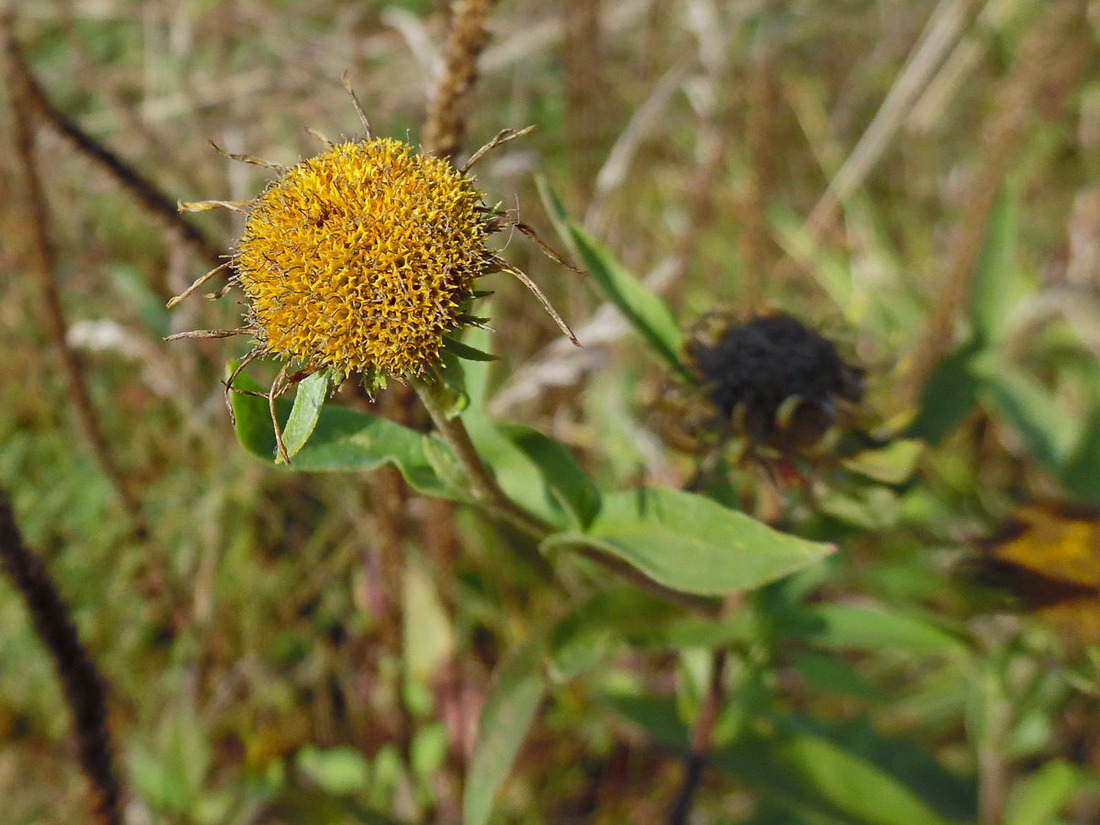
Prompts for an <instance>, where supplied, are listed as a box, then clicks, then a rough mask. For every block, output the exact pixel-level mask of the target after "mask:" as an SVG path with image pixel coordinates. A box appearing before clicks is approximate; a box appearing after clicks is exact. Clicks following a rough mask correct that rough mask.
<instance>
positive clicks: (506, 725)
mask: <svg viewBox="0 0 1100 825" xmlns="http://www.w3.org/2000/svg"><path fill="white" fill-rule="evenodd" d="M542 654H543V651H542V646H541V645H540V644H529V645H527V646H526V647H524V648H522V649H521V650H520V651H519V653H517V654H516V655H515V656H514V657H513V658H512V659H510V660H509V661H508V662H507V663H505V665H504V666H503V667H502V668H501V670H500V672H499V673H498V674H497V679H496V684H495V685H494V687H493V691H492V693H490V694H489V698H488V701H487V702H486V703H485V710H484V711H482V714H481V721H480V723H479V725H478V737H477V746H476V747H475V749H474V756H473V759H472V761H471V762H470V770H469V773H468V774H467V776H466V789H465V792H464V794H463V799H462V811H463V821H464V822H465V823H466V825H485V823H487V822H488V821H489V817H490V815H491V814H492V812H493V799H494V798H495V797H496V793H497V791H498V790H499V789H500V786H501V785H502V784H503V783H504V780H505V778H507V776H508V772H509V771H510V770H511V768H512V763H513V762H514V761H515V758H516V754H517V753H518V752H519V747H520V745H521V744H522V743H523V740H524V739H525V738H526V737H527V731H528V729H529V728H530V727H531V723H532V722H533V721H534V719H535V713H536V712H537V711H538V707H539V704H540V703H541V702H542V698H543V695H544V694H545V692H546V688H545V685H544V683H543V679H542V675H541V672H540V670H541V667H542Z"/></svg>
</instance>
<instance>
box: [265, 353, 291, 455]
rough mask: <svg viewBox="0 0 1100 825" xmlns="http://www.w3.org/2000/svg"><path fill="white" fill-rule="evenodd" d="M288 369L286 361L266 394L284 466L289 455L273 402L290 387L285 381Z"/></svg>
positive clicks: (276, 443)
mask: <svg viewBox="0 0 1100 825" xmlns="http://www.w3.org/2000/svg"><path fill="white" fill-rule="evenodd" d="M289 368H290V362H289V361H286V362H285V363H284V364H283V368H282V369H281V370H279V374H278V375H276V376H275V380H274V381H272V382H271V391H270V392H268V394H267V408H268V409H269V410H270V411H271V424H272V426H273V427H274V428H275V446H276V447H277V448H278V451H279V458H280V459H282V461H283V463H284V464H290V454H289V453H288V452H287V449H286V444H285V443H284V442H283V428H282V427H280V426H279V418H278V416H276V415H275V401H276V399H277V398H278V397H279V396H280V395H282V394H283V393H284V392H286V391H287V389H288V388H289V387H290V382H289V381H287V380H286V372H287V370H288V369H289ZM280 385H281V386H280Z"/></svg>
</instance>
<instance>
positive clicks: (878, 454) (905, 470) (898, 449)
mask: <svg viewBox="0 0 1100 825" xmlns="http://www.w3.org/2000/svg"><path fill="white" fill-rule="evenodd" d="M923 450H924V444H923V443H922V442H920V441H917V440H915V439H911V438H899V439H896V440H894V441H891V442H890V443H889V444H887V445H886V446H884V447H880V448H878V449H875V450H861V451H860V452H858V453H856V454H855V455H854V456H852V457H851V458H847V459H845V460H844V462H843V464H844V468H845V469H846V470H850V471H851V472H853V473H858V474H860V475H862V476H866V477H867V478H870V479H873V480H875V481H878V482H881V483H882V484H901V483H903V482H905V481H907V480H908V479H909V477H910V476H911V475H912V474H913V471H914V470H915V469H916V467H917V459H919V458H920V455H921V452H923Z"/></svg>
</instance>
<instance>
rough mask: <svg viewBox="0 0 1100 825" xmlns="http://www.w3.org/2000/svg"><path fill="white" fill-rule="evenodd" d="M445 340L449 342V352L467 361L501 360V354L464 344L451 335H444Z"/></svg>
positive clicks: (447, 345)
mask: <svg viewBox="0 0 1100 825" xmlns="http://www.w3.org/2000/svg"><path fill="white" fill-rule="evenodd" d="M444 340H445V341H446V342H447V344H446V347H447V352H450V353H451V354H453V355H455V356H457V357H459V358H464V359H466V360H467V361H499V360H500V356H499V355H493V354H492V353H491V352H485V351H484V350H481V349H478V348H477V347H472V346H470V345H469V344H464V343H462V342H461V341H459V340H457V339H456V338H451V337H450V336H444Z"/></svg>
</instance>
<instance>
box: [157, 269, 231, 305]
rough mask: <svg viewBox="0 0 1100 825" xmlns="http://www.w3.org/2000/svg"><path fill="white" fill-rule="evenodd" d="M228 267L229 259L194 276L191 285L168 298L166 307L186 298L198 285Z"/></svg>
mask: <svg viewBox="0 0 1100 825" xmlns="http://www.w3.org/2000/svg"><path fill="white" fill-rule="evenodd" d="M228 268H229V261H226V262H225V263H223V264H219V265H218V266H216V267H214V268H213V269H211V270H210V271H209V272H207V273H206V274H205V275H200V276H199V277H198V278H196V279H195V280H194V282H193V283H192V284H191V286H189V287H187V289H185V290H184V291H183V292H181V293H180V294H179V295H176V296H175V297H173V298H172V299H171V300H169V301H168V303H167V304H165V306H167V307H168V309H171V308H172V307H174V306H175V305H176V304H178V303H179V302H180V301H182V300H183V299H184V298H186V297H187V296H188V295H191V294H192V293H193V292H194V291H195V290H196V289H198V288H199V287H200V286H202V285H203V284H205V283H206V282H207V281H209V280H210V279H211V278H213V277H214V276H215V275H217V274H218V273H219V272H223V271H225V270H226V269H228Z"/></svg>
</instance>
